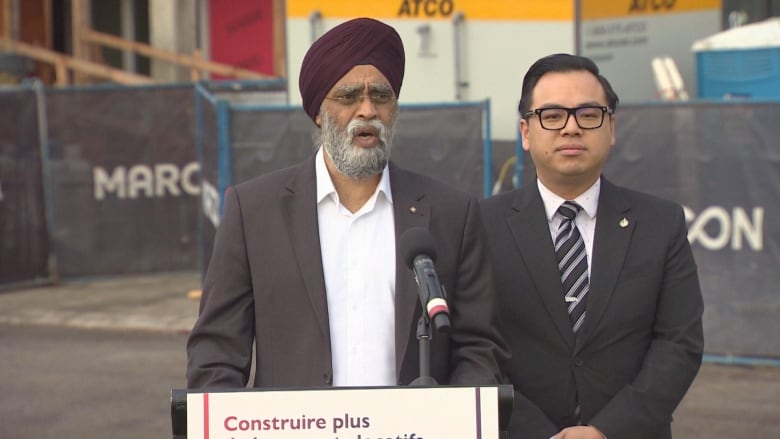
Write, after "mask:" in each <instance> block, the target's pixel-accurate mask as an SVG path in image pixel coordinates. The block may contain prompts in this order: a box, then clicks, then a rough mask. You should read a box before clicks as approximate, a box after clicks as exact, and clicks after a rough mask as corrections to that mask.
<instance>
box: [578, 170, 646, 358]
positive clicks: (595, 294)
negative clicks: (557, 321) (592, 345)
mask: <svg viewBox="0 0 780 439" xmlns="http://www.w3.org/2000/svg"><path fill="white" fill-rule="evenodd" d="M636 221H637V220H636V218H635V217H633V216H631V212H630V205H629V204H628V202H627V201H626V200H625V198H623V197H622V196H620V192H619V189H618V188H617V187H616V186H614V185H613V184H611V183H610V182H608V181H607V180H606V179H604V178H603V177H602V179H601V190H600V193H599V204H598V211H597V213H596V231H595V235H594V238H593V255H592V257H591V270H590V272H591V277H590V292H589V293H588V304H587V308H586V309H587V312H588V314H587V316H586V318H585V323H583V326H582V328H581V329H580V331H581V334H580V337H578V341H579V342H580V343H579V344H580V345H581V344H582V343H585V342H586V341H587V340H588V338H589V337H590V336H591V335H592V334H593V333H594V328H596V327H597V326H598V323H599V320H600V319H601V317H602V316H603V315H604V311H605V310H606V308H607V306H608V305H609V301H610V298H611V297H612V294H613V293H614V291H615V284H616V283H617V278H618V275H619V274H620V270H622V268H623V262H624V260H625V257H626V252H627V251H628V247H629V244H630V242H631V236H632V235H633V233H634V228H635V227H636Z"/></svg>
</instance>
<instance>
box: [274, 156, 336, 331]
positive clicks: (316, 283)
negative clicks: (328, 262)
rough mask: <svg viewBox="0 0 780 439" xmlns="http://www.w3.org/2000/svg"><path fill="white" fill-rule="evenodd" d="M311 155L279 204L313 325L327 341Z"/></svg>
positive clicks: (315, 194) (325, 307)
mask: <svg viewBox="0 0 780 439" xmlns="http://www.w3.org/2000/svg"><path fill="white" fill-rule="evenodd" d="M314 157H315V156H314V155H312V156H311V158H309V159H308V160H306V161H304V162H303V163H301V165H299V166H298V172H297V173H295V174H294V175H293V177H292V178H291V179H290V181H289V182H288V184H287V185H286V186H285V189H284V191H283V193H282V194H281V207H282V212H283V215H284V216H285V219H286V222H287V224H289V228H288V233H289V235H290V241H291V242H292V246H293V250H294V251H295V255H296V258H297V262H298V267H299V269H300V271H301V277H302V278H303V283H304V285H305V287H306V292H307V293H308V296H309V300H310V301H311V307H312V309H314V313H315V315H316V316H317V324H318V325H319V327H320V330H321V331H322V333H323V335H324V336H325V338H326V339H327V340H328V342H330V329H329V322H328V302H327V298H326V294H325V276H324V274H323V271H322V253H321V251H320V236H319V227H318V222H317V184H316V181H317V178H316V174H315V170H314Z"/></svg>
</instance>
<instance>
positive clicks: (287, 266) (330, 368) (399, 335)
mask: <svg viewBox="0 0 780 439" xmlns="http://www.w3.org/2000/svg"><path fill="white" fill-rule="evenodd" d="M403 75H404V49H403V45H402V42H401V38H400V37H399V35H398V33H397V32H396V31H395V29H393V28H392V27H390V26H388V25H386V24H384V23H381V22H379V21H376V20H373V19H368V18H360V19H355V20H350V21H347V22H344V23H342V24H340V25H338V26H336V27H334V28H333V29H331V30H330V31H328V32H327V33H325V34H324V35H323V36H322V37H320V39H318V40H317V41H316V42H315V43H314V44H313V45H312V46H311V48H310V49H309V50H308V52H307V54H306V56H305V57H304V59H303V63H302V66H301V74H300V80H299V87H300V91H301V96H302V98H303V109H304V110H305V111H306V113H307V114H308V115H309V116H310V117H311V119H312V120H313V121H314V123H315V124H316V126H317V133H316V136H315V137H316V139H315V151H314V152H313V153H312V155H311V157H310V158H309V159H307V160H305V161H304V162H302V163H300V164H298V165H296V166H293V167H291V168H288V169H284V170H281V171H277V172H273V173H270V174H267V175H264V176H261V177H258V178H255V179H253V180H250V181H248V182H245V183H242V184H239V185H237V186H235V187H233V188H231V189H230V190H229V191H228V193H227V195H226V199H225V209H224V216H223V218H222V221H221V223H220V225H219V228H218V230H217V233H216V237H215V241H214V250H213V256H212V258H211V262H210V265H209V267H208V271H207V274H206V277H205V280H204V285H203V296H202V299H201V306H200V314H199V317H198V320H197V322H196V323H195V326H194V327H193V329H192V332H191V334H190V337H189V340H188V343H187V353H188V366H187V384H188V387H190V388H242V387H244V386H246V385H249V386H250V387H266V388H267V387H276V388H289V387H299V388H300V387H329V386H395V385H408V384H410V382H412V381H413V380H414V379H415V378H417V377H419V376H420V374H421V372H423V371H421V370H420V355H419V350H418V348H419V343H418V340H417V324H418V319H419V317H420V315H421V309H422V307H421V305H420V300H419V299H418V292H417V291H418V287H417V285H416V283H415V280H414V275H413V273H412V271H411V270H410V269H409V268H408V267H407V265H406V263H405V262H404V256H403V255H401V254H399V253H400V252H398V251H397V250H396V246H397V243H398V241H399V237H400V236H402V235H403V233H404V232H405V231H406V230H407V229H410V228H412V227H422V228H426V229H428V230H429V231H430V233H431V235H432V236H433V240H434V241H435V243H436V245H437V247H438V258H437V259H436V267H437V271H438V275H439V280H440V282H441V284H442V285H443V286H444V289H445V290H446V294H447V300H448V304H449V309H450V321H451V328H450V330H449V332H448V333H444V332H441V333H440V332H438V331H435V330H432V331H433V336H432V338H431V339H430V345H429V350H430V362H429V364H428V366H429V368H430V370H429V371H426V372H429V374H430V375H429V376H427V375H426V378H433V379H434V380H435V381H436V382H438V383H439V384H463V385H481V384H485V385H489V384H497V383H499V381H500V378H501V376H502V373H503V371H504V370H505V368H506V364H507V363H508V352H507V349H506V344H505V342H504V341H503V339H502V338H501V335H500V331H499V328H498V323H497V322H498V312H497V309H496V301H495V296H494V293H495V291H494V285H493V278H492V275H491V274H492V268H491V266H490V260H489V258H488V257H487V246H486V242H485V239H484V233H483V229H482V223H481V220H480V216H479V206H478V203H477V200H476V199H475V198H474V197H472V196H470V195H467V194H465V193H463V192H460V191H458V190H456V189H453V188H451V187H449V186H447V185H445V184H442V183H439V182H436V181H434V180H432V179H429V178H427V177H424V176H421V175H418V174H415V173H412V172H409V171H406V170H404V169H401V168H399V167H397V166H395V165H394V164H393V163H392V162H391V161H390V160H389V157H390V151H391V147H392V142H393V133H394V130H395V121H396V118H397V116H398V99H397V98H398V95H399V93H400V91H401V83H402V80H403ZM253 343H254V344H255V346H256V349H255V350H254V353H253ZM253 360H254V361H253ZM253 362H254V363H255V365H256V370H255V373H254V381H252V382H249V380H250V368H251V365H252V363H253Z"/></svg>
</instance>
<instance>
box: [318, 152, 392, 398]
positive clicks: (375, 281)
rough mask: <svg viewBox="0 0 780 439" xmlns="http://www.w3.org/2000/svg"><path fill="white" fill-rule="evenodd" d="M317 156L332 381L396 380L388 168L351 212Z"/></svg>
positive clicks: (368, 382) (380, 383) (364, 383)
mask: <svg viewBox="0 0 780 439" xmlns="http://www.w3.org/2000/svg"><path fill="white" fill-rule="evenodd" d="M323 150H324V148H320V150H319V151H318V152H317V157H316V164H315V166H316V175H317V219H318V224H319V232H320V251H321V252H322V268H323V272H324V274H325V289H326V291H327V300H328V320H329V322H330V338H331V351H332V354H333V385H334V386H389V385H396V384H397V377H396V367H395V268H396V267H395V222H394V219H393V199H392V193H391V191H390V175H389V173H388V171H387V166H385V169H384V170H383V171H382V177H381V179H380V181H379V184H378V185H377V188H376V191H375V192H374V194H373V195H372V196H371V198H369V200H368V201H367V202H366V204H365V205H363V207H361V208H360V210H358V211H357V212H355V213H352V212H350V211H349V210H348V209H347V208H345V207H344V206H343V205H342V204H341V202H340V201H339V196H338V193H337V192H336V188H335V187H334V186H333V181H332V180H331V178H330V175H329V174H328V170H327V168H326V166H325V159H324V151H323Z"/></svg>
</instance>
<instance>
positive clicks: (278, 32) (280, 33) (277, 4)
mask: <svg viewBox="0 0 780 439" xmlns="http://www.w3.org/2000/svg"><path fill="white" fill-rule="evenodd" d="M285 3H286V2H285V1H284V0H273V9H272V11H273V12H272V13H273V33H272V35H273V36H272V38H273V63H274V75H276V76H277V77H279V78H285V77H287V63H286V62H285V59H286V57H287V55H286V53H285V51H286V46H287V42H286V35H287V33H286V32H285V25H286V20H285V17H286V16H287V13H286V11H285Z"/></svg>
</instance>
